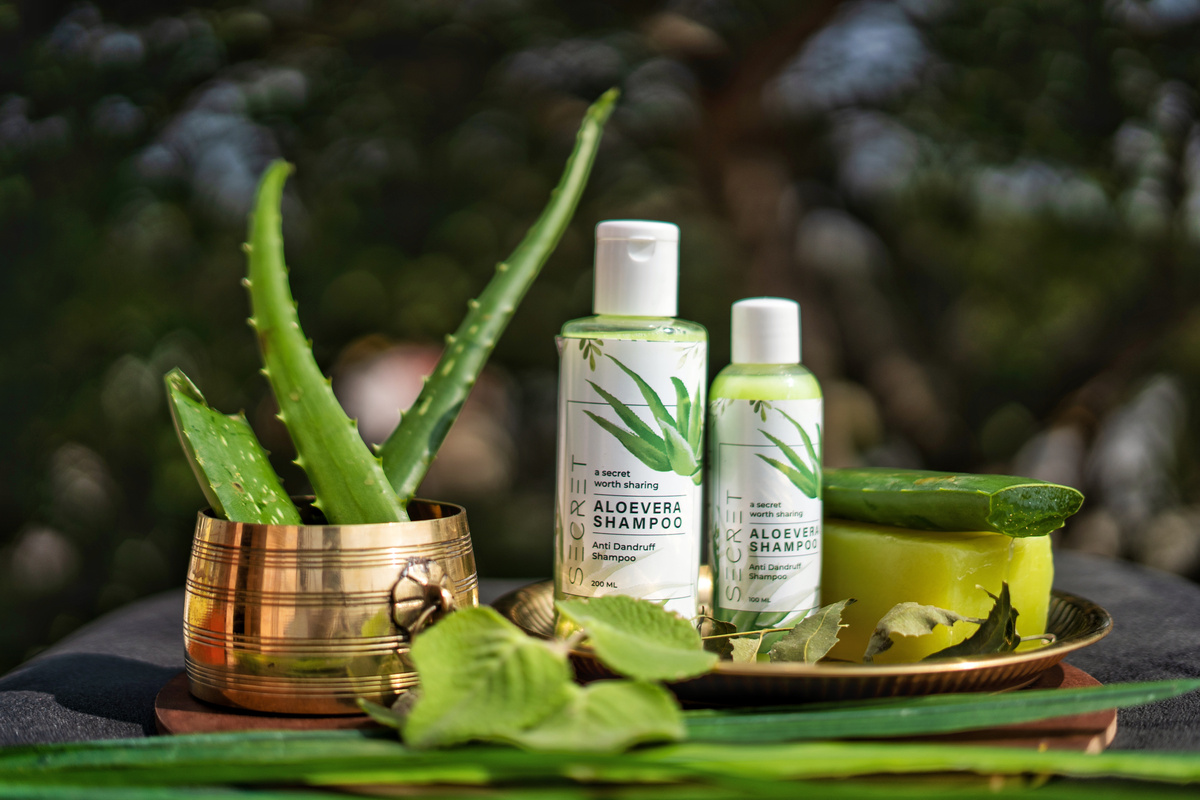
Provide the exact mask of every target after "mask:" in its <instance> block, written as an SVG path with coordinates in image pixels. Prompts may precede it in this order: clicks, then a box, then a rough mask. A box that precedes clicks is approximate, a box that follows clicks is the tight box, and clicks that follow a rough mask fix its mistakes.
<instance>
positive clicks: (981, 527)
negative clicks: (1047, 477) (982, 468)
mask: <svg viewBox="0 0 1200 800" xmlns="http://www.w3.org/2000/svg"><path fill="white" fill-rule="evenodd" d="M823 499H824V501H825V513H826V514H827V515H829V516H831V517H840V518H844V519H853V520H859V521H861V522H875V523H878V524H880V525H897V526H900V527H902V528H916V529H919V530H930V531H996V532H997V533H1003V534H1007V535H1009V536H1043V535H1045V534H1047V533H1050V531H1053V530H1056V529H1058V528H1061V527H1062V526H1063V523H1064V522H1065V521H1066V519H1067V517H1069V516H1071V515H1072V514H1074V513H1075V512H1076V511H1078V510H1079V507H1080V506H1081V505H1083V494H1082V493H1080V492H1079V490H1077V489H1072V488H1071V487H1070V486H1060V485H1058V484H1054V483H1046V482H1045V481H1037V480H1033V479H1032V478H1017V477H1013V476H1011V475H971V474H959V473H953V472H930V471H926V470H896V469H887V468H879V467H863V468H856V469H827V470H825V487H824V498H823Z"/></svg>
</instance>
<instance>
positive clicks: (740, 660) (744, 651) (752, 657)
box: [730, 633, 763, 664]
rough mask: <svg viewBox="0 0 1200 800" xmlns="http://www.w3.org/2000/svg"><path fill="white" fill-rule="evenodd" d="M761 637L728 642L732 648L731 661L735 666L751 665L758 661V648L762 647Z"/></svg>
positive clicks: (744, 637)
mask: <svg viewBox="0 0 1200 800" xmlns="http://www.w3.org/2000/svg"><path fill="white" fill-rule="evenodd" d="M762 640H763V635H762V634H761V633H760V634H759V635H758V636H742V637H739V638H737V639H733V640H731V641H730V644H731V645H732V646H733V653H732V656H731V659H730V660H732V661H733V662H734V663H735V664H753V663H754V662H755V661H757V660H758V648H759V647H761V646H762Z"/></svg>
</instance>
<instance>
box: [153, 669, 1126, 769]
mask: <svg viewBox="0 0 1200 800" xmlns="http://www.w3.org/2000/svg"><path fill="white" fill-rule="evenodd" d="M1099 685H1100V682H1099V681H1097V680H1096V679H1095V678H1093V677H1092V676H1091V675H1088V674H1087V673H1086V672H1084V671H1083V670H1080V669H1076V668H1075V667H1072V666H1071V665H1070V664H1060V665H1058V666H1055V667H1051V668H1050V669H1048V670H1046V671H1045V672H1044V673H1042V675H1041V676H1040V677H1039V678H1038V680H1037V681H1035V682H1034V683H1032V684H1030V685H1029V686H1028V687H1026V688H1028V689H1073V688H1079V687H1084V686H1099ZM1018 691H1023V690H1018ZM154 717H155V722H156V724H157V727H158V732H159V733H161V734H183V733H216V732H220V731H248V730H271V731H311V730H347V729H357V728H374V727H378V726H377V724H376V723H375V722H372V721H371V719H370V718H369V717H367V716H366V715H365V714H354V715H349V716H337V717H332V716H330V717H312V716H308V717H306V716H291V715H287V716H284V715H273V714H258V713H255V712H253V711H239V710H237V709H233V708H225V707H223V706H216V705H212V704H211V703H205V702H203V701H201V700H197V699H196V698H194V697H192V696H191V695H190V694H189V693H188V689H187V676H186V675H185V674H184V673H182V672H181V673H179V674H178V675H176V676H175V677H174V678H172V679H171V681H170V682H169V683H167V685H166V686H164V687H163V688H162V690H161V691H160V692H159V693H158V697H156V698H155V700H154ZM1116 733H1117V712H1116V710H1115V709H1110V710H1108V711H1095V712H1092V713H1089V714H1075V715H1072V716H1069V717H1057V718H1055V719H1047V720H1041V721H1039V722H1027V723H1022V724H1019V725H1007V726H1002V727H998V728H991V729H988V730H981V731H968V732H962V733H952V734H944V735H938V736H919V737H911V738H908V739H905V740H904V741H912V742H946V743H953V744H973V745H1002V746H1008V747H1029V748H1034V749H1042V748H1052V749H1056V750H1079V751H1083V752H1088V753H1098V752H1100V751H1102V750H1104V748H1106V747H1108V746H1109V745H1110V744H1111V743H1112V740H1113V737H1114V736H1116ZM889 741H896V740H894V739H892V740H889Z"/></svg>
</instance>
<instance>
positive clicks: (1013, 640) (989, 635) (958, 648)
mask: <svg viewBox="0 0 1200 800" xmlns="http://www.w3.org/2000/svg"><path fill="white" fill-rule="evenodd" d="M979 588H980V589H983V587H979ZM983 591H985V592H987V590H986V589H983ZM988 596H989V597H991V598H992V600H994V601H995V602H994V603H993V604H992V610H991V611H990V612H988V615H987V619H985V620H984V621H983V622H982V623H980V625H979V630H977V631H975V632H974V633H973V634H971V635H970V636H968V637H967V638H966V639H963V640H962V641H961V642H959V643H958V644H953V645H950V646H949V647H947V648H946V649H944V650H939V651H938V652H936V653H932V654H931V655H928V656H926V657H925V658H924V659H923V660H925V661H932V660H933V659H935V658H963V657H965V656H979V655H986V654H988V653H1009V652H1012V651H1013V650H1016V649H1017V645H1019V644H1020V643H1021V637H1020V636H1018V635H1017V616H1018V614H1017V610H1016V609H1015V608H1013V606H1012V598H1011V597H1010V596H1009V592H1008V581H1004V583H1003V584H1002V585H1001V587H1000V596H999V597H997V596H996V595H994V594H992V593H991V592H988Z"/></svg>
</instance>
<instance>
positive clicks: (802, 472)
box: [756, 409, 821, 498]
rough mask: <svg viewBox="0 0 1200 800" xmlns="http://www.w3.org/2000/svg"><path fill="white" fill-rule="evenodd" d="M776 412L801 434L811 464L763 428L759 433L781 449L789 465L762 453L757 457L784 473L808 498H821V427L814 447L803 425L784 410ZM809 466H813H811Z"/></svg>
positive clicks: (818, 427)
mask: <svg viewBox="0 0 1200 800" xmlns="http://www.w3.org/2000/svg"><path fill="white" fill-rule="evenodd" d="M776 410H777V411H779V413H780V414H781V415H783V418H784V419H786V420H787V421H788V422H790V423H792V425H793V426H795V428H796V430H797V431H799V432H800V438H801V439H803V440H804V449H805V451H806V452H807V453H808V461H809V463H805V461H804V459H803V458H801V457H800V454H799V453H797V452H796V451H795V450H793V449H792V448H791V447H789V446H788V445H787V444H784V442H783V440H781V439H780V438H779V437H777V436H774V435H772V434H771V433H770V432H768V431H765V430H763V429H762V428H759V432H760V433H762V435H763V436H765V437H767V439H769V440H770V441H771V443H772V444H774V445H775V446H776V447H777V448H779V451H780V452H781V453H782V454H783V455H784V457H785V458H786V459H787V461H788V463H786V464H785V463H784V462H782V461H780V460H779V459H777V458H770V457H769V456H764V455H762V454H761V453H756V455H757V456H758V457H759V458H761V459H762V460H763V461H765V462H767V463H768V464H770V465H771V466H772V467H774V468H775V469H777V470H779V471H780V472H781V473H783V475H784V476H785V477H786V478H787V479H788V480H789V481H791V482H792V485H793V486H795V487H796V488H797V489H799V490H800V491H801V492H804V494H805V495H806V496H808V497H813V498H817V497H820V496H821V456H820V454H819V451H820V449H821V426H820V425H818V426H817V444H816V446H815V447H814V446H813V441H812V437H810V436H809V435H808V432H807V431H805V430H804V426H803V425H801V424H800V423H799V422H797V421H796V420H794V419H792V418H791V417H790V416H788V414H787V413H786V412H784V411H783V410H781V409H776ZM809 464H811V466H809Z"/></svg>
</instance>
